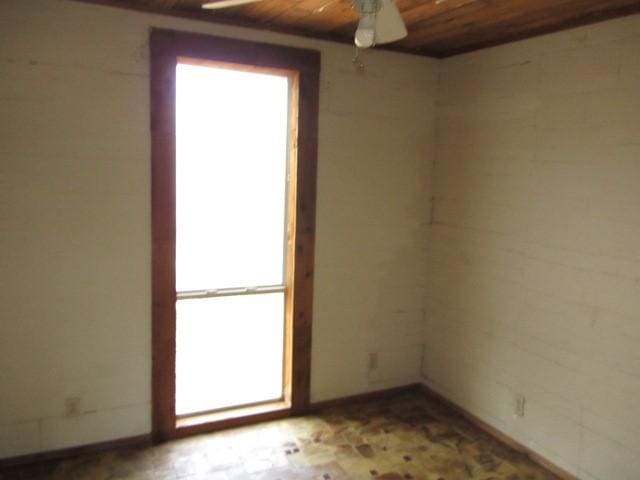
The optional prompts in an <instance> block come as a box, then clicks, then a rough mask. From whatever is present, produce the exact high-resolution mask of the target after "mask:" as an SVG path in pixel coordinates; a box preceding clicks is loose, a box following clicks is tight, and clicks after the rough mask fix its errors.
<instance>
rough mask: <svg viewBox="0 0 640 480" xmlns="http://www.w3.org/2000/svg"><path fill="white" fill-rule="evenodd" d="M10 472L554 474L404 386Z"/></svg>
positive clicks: (414, 479) (164, 478) (192, 476)
mask: <svg viewBox="0 0 640 480" xmlns="http://www.w3.org/2000/svg"><path fill="white" fill-rule="evenodd" d="M0 479H1V480H13V479H31V480H35V479H52V480H58V479H60V480H62V479H64V480H67V479H68V480H108V479H109V480H116V479H123V480H124V479H136V480H151V479H153V480H177V479H180V480H240V479H242V480H278V479H279V480H292V479H293V480H298V479H300V480H303V479H304V480H306V479H309V480H345V479H354V480H360V479H362V480H466V479H478V480H555V479H557V477H555V476H554V475H552V474H550V473H548V472H547V471H545V470H543V469H542V468H540V467H538V466H536V465H535V464H533V463H532V462H531V461H530V460H528V459H527V458H526V457H525V456H524V455H522V454H519V453H517V452H515V451H513V450H511V449H509V448H507V447H505V446H504V445H502V444H500V443H498V442H497V441H496V440H494V439H493V438H492V437H490V436H488V435H486V434H484V433H483V432H482V431H480V430H478V429H477V428H475V427H474V426H473V425H471V424H470V423H469V422H467V421H466V420H464V419H463V418H461V417H460V416H458V415H457V414H455V413H454V412H453V411H451V410H450V409H448V408H447V407H445V406H443V405H442V404H440V403H439V402H438V401H437V400H435V399H431V398H427V397H425V396H423V395H421V394H418V393H415V394H403V395H399V396H397V397H395V398H393V399H389V400H385V401H376V402H367V403H361V404H357V405H350V406H344V407H336V408H332V409H327V410H324V411H322V412H321V413H320V414H318V415H313V416H308V417H303V418H292V419H286V420H279V421H274V422H269V423H264V424H260V425H256V426H252V427H244V428H239V429H234V430H227V431H222V432H218V433H213V434H208V435H200V436H197V437H191V438H188V439H184V440H179V441H174V442H169V443H166V444H163V445H158V446H154V447H146V448H136V449H131V448H129V449H120V450H114V451H110V452H104V453H101V454H98V455H92V456H86V457H80V458H76V459H71V460H66V461H60V462H51V463H48V464H41V465H37V466H31V467H22V468H14V469H12V470H6V471H5V472H4V473H0Z"/></svg>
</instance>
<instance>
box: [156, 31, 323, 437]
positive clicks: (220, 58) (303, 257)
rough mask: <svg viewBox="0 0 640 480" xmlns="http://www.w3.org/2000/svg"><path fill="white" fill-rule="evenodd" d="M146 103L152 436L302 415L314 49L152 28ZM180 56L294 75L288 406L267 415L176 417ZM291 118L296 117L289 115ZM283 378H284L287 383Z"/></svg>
mask: <svg viewBox="0 0 640 480" xmlns="http://www.w3.org/2000/svg"><path fill="white" fill-rule="evenodd" d="M150 54H151V58H150V101H151V232H152V246H151V254H152V272H151V284H152V288H151V290H152V292H151V295H152V335H151V336H152V435H153V438H154V440H155V441H163V440H167V439H171V438H176V437H179V436H184V435H186V434H189V433H202V432H204V431H211V430H215V429H217V428H224V427H225V426H229V425H231V424H232V425H234V426H236V425H241V424H246V423H253V422H255V421H259V420H262V419H265V418H274V417H279V416H285V415H289V414H297V413H302V412H305V411H307V410H308V408H309V397H310V380H311V321H312V309H313V271H314V245H315V206H316V177H317V150H318V103H319V75H320V53H319V52H317V51H315V50H307V49H299V48H293V47H286V46H280V45H272V44H265V43H256V42H250V41H245V40H235V39H230V38H224V37H215V36H209V35H201V34H195V33H188V32H178V31H173V30H165V29H152V31H151V36H150ZM180 57H188V58H189V59H202V60H203V61H208V62H221V63H226V64H232V65H234V66H238V67H239V68H248V69H251V68H253V67H257V68H259V69H261V70H263V71H264V70H267V69H276V70H287V71H292V72H295V74H296V77H297V79H298V82H297V83H298V92H299V94H298V98H297V112H298V116H297V124H296V125H294V128H296V130H297V132H298V135H297V145H294V146H292V147H293V148H291V149H290V151H291V152H295V153H297V154H296V155H295V157H296V159H295V161H293V162H292V164H294V165H295V167H296V169H297V174H296V176H295V180H294V184H293V185H292V187H293V188H295V190H296V192H295V193H296V195H295V206H294V207H293V208H292V210H293V212H294V215H295V228H294V229H293V230H294V232H293V239H292V241H293V246H294V248H293V250H294V252H295V254H294V258H293V265H291V267H292V268H290V269H289V271H290V275H291V276H292V278H291V279H290V281H291V283H290V284H291V285H292V289H293V292H292V293H293V295H292V298H293V302H292V303H291V305H290V307H289V310H290V311H289V312H288V317H289V318H290V321H291V322H292V325H291V328H290V331H291V332H292V337H293V338H292V342H290V344H291V351H290V352H289V354H290V356H291V371H290V372H289V374H288V376H289V377H290V378H288V379H285V380H288V381H289V384H290V388H291V391H290V398H291V406H290V407H289V408H286V409H283V410H282V409H281V410H277V411H274V412H273V413H272V414H270V415H269V414H266V415H257V416H255V415H254V416H247V417H242V418H240V419H233V421H232V422H230V421H222V422H211V423H205V424H201V425H198V426H197V428H194V427H183V428H180V427H178V426H177V424H176V421H177V419H176V414H175V346H176V338H175V337H176V328H175V317H176V310H175V303H176V289H175V242H176V228H175V223H176V222H175V219H176V211H175V197H176V189H175V162H176V159H175V89H176V74H175V67H176V65H177V63H178V59H179V58H180ZM292 120H293V121H295V120H296V119H292ZM285 383H287V382H286V381H285Z"/></svg>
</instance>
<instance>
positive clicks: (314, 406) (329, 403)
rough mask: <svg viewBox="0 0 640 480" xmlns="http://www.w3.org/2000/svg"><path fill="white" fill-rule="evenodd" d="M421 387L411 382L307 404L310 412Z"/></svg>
mask: <svg viewBox="0 0 640 480" xmlns="http://www.w3.org/2000/svg"><path fill="white" fill-rule="evenodd" d="M421 389H422V384H421V383H411V384H409V385H403V386H401V387H393V388H387V389H384V390H375V391H373V392H367V393H359V394H357V395H350V396H348V397H340V398H334V399H331V400H322V401H320V402H312V403H311V405H310V406H309V411H310V412H317V411H319V410H324V409H325V408H332V407H339V406H340V407H341V406H344V405H350V404H354V403H363V402H371V401H374V400H384V399H385V398H390V397H395V396H397V395H401V394H403V393H417V392H420V391H421Z"/></svg>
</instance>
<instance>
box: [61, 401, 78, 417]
mask: <svg viewBox="0 0 640 480" xmlns="http://www.w3.org/2000/svg"><path fill="white" fill-rule="evenodd" d="M78 415H80V397H69V398H65V400H64V416H65V417H77V416H78Z"/></svg>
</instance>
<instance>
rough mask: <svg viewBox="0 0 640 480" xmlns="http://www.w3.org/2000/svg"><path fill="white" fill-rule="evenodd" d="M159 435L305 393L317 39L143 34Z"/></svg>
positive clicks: (213, 424) (283, 411)
mask: <svg viewBox="0 0 640 480" xmlns="http://www.w3.org/2000/svg"><path fill="white" fill-rule="evenodd" d="M151 54H152V55H151V67H152V69H151V92H152V97H151V102H152V105H151V108H152V231H153V252H152V254H153V292H152V294H153V427H154V434H155V436H156V438H157V439H164V438H171V437H175V436H179V435H185V434H189V433H196V432H200V431H206V430H210V429H215V428H218V427H223V426H230V425H236V424H244V423H248V422H252V421H258V420H262V419H266V418H276V417H281V416H286V415H289V414H291V413H292V412H300V411H304V409H305V408H306V407H307V406H308V403H309V383H310V338H311V307H312V280H313V275H312V274H313V245H314V213H315V175H316V154H317V153H316V151H317V109H318V104H317V95H318V71H319V55H318V54H317V52H314V51H308V50H300V49H293V48H289V47H280V46H274V45H265V44H257V43H253V42H245V41H239V40H231V39H224V38H218V37H209V36H204V35H196V34H189V33H181V32H172V31H167V30H154V31H153V32H152V36H151Z"/></svg>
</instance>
